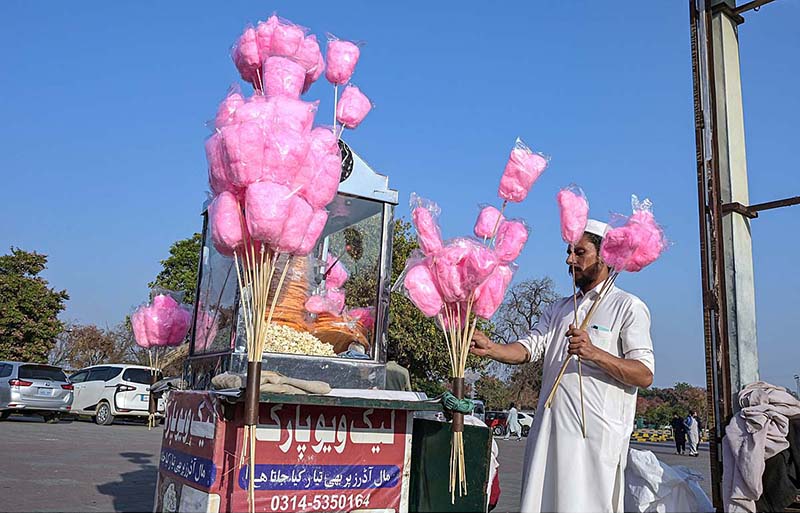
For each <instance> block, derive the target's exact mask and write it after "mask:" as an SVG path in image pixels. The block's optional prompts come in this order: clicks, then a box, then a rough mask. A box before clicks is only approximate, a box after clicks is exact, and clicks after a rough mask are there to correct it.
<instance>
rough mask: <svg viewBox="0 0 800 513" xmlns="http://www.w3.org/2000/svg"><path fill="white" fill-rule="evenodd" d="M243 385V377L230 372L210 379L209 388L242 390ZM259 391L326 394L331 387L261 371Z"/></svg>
mask: <svg viewBox="0 0 800 513" xmlns="http://www.w3.org/2000/svg"><path fill="white" fill-rule="evenodd" d="M244 383H245V376H242V375H240V374H234V373H232V372H223V373H222V374H218V375H216V376H214V377H213V378H211V386H212V387H214V388H215V389H216V390H225V389H229V388H242V387H243V386H244ZM259 389H260V390H261V391H262V392H274V393H278V394H327V393H328V392H330V391H331V386H330V385H329V384H328V383H325V382H324V381H311V380H306V379H296V378H289V377H286V376H284V375H283V374H280V373H278V372H274V371H261V384H260V386H259Z"/></svg>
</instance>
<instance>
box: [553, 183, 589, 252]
mask: <svg viewBox="0 0 800 513" xmlns="http://www.w3.org/2000/svg"><path fill="white" fill-rule="evenodd" d="M556 201H558V210H559V213H560V215H561V238H562V239H564V242H566V243H567V244H577V243H578V242H579V241H580V240H581V237H583V232H584V231H585V230H586V223H587V222H588V221H589V202H588V201H587V200H586V195H585V194H584V193H583V190H582V189H581V188H580V187H578V186H577V185H574V184H572V185H570V186H568V187H564V188H563V189H561V190H560V191H558V194H557V195H556Z"/></svg>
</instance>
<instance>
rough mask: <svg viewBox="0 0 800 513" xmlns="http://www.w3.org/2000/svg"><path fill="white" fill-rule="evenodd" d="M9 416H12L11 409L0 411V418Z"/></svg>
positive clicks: (4, 418)
mask: <svg viewBox="0 0 800 513" xmlns="http://www.w3.org/2000/svg"><path fill="white" fill-rule="evenodd" d="M9 416H11V412H10V411H8V410H6V411H0V420H6V419H7V418H8V417H9Z"/></svg>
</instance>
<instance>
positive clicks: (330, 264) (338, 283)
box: [325, 255, 349, 288]
mask: <svg viewBox="0 0 800 513" xmlns="http://www.w3.org/2000/svg"><path fill="white" fill-rule="evenodd" d="M325 265H326V269H325V274H326V276H325V286H326V287H328V288H340V287H342V286H343V285H344V282H346V281H347V278H348V277H349V276H348V274H347V269H345V267H344V264H342V262H341V260H339V259H338V258H336V257H334V256H333V255H328V258H327V260H326V261H325Z"/></svg>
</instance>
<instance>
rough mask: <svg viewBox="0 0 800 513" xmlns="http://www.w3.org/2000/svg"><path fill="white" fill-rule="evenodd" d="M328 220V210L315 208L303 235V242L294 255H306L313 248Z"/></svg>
mask: <svg viewBox="0 0 800 513" xmlns="http://www.w3.org/2000/svg"><path fill="white" fill-rule="evenodd" d="M327 222H328V212H327V211H326V210H324V209H317V210H315V211H314V214H313V215H312V216H311V222H310V223H309V225H308V229H307V230H306V234H305V235H304V236H303V243H302V244H300V247H299V248H298V249H297V251H296V252H295V255H300V256H304V255H308V254H309V253H311V251H313V250H314V247H315V246H316V245H317V242H318V241H319V237H320V235H322V230H324V229H325V224H326V223H327Z"/></svg>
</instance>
